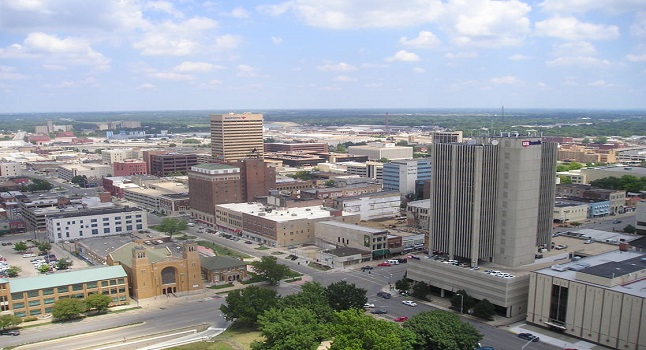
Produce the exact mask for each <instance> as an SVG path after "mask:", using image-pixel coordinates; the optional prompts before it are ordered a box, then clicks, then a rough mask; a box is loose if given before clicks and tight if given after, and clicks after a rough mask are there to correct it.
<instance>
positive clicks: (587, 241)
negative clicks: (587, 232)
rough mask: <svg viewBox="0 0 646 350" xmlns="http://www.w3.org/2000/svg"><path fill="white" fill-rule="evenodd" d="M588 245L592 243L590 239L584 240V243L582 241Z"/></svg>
mask: <svg viewBox="0 0 646 350" xmlns="http://www.w3.org/2000/svg"><path fill="white" fill-rule="evenodd" d="M590 243H592V240H591V239H586V240H585V241H583V244H590Z"/></svg>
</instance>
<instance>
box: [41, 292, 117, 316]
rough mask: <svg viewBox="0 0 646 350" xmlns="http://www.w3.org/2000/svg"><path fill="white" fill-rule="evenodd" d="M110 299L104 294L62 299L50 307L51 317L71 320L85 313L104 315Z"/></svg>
mask: <svg viewBox="0 0 646 350" xmlns="http://www.w3.org/2000/svg"><path fill="white" fill-rule="evenodd" d="M111 301H112V298H110V297H109V296H107V295H104V294H91V295H88V296H87V297H86V298H85V299H77V298H63V299H58V300H57V301H56V302H55V303H54V304H53V305H52V316H54V318H55V319H57V320H72V319H75V318H79V317H81V316H82V314H83V313H85V312H87V311H95V312H96V313H104V312H106V311H107V310H108V306H109V305H110V302H111Z"/></svg>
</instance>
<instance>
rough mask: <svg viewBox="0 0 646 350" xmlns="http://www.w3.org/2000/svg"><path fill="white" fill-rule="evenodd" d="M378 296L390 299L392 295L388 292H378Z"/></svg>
mask: <svg viewBox="0 0 646 350" xmlns="http://www.w3.org/2000/svg"><path fill="white" fill-rule="evenodd" d="M377 296H378V297H380V298H384V299H390V297H392V295H390V293H388V292H379V293H377Z"/></svg>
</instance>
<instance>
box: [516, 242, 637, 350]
mask: <svg viewBox="0 0 646 350" xmlns="http://www.w3.org/2000/svg"><path fill="white" fill-rule="evenodd" d="M620 249H621V248H620ZM529 281H530V282H529V303H528V310H527V322H529V323H532V324H535V325H537V326H541V327H546V328H550V329H553V330H557V331H559V332H562V333H564V334H567V335H570V336H574V337H577V338H580V339H583V340H585V341H590V342H593V343H597V344H601V345H603V346H607V347H610V348H613V349H628V350H638V349H646V332H644V324H646V292H645V291H646V255H644V254H643V253H638V252H633V251H621V250H614V251H611V252H607V253H604V254H600V255H596V256H590V257H585V258H582V259H580V260H578V261H572V262H568V263H564V264H560V265H554V266H552V267H548V268H543V269H540V270H537V271H534V272H532V273H531V274H530V280H529Z"/></svg>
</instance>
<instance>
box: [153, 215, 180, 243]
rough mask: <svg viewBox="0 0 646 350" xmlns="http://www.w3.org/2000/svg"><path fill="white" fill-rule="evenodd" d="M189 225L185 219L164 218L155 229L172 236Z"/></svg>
mask: <svg viewBox="0 0 646 350" xmlns="http://www.w3.org/2000/svg"><path fill="white" fill-rule="evenodd" d="M187 226H188V224H187V223H186V221H184V220H181V219H177V218H163V219H162V221H161V222H160V223H159V225H157V227H155V229H156V230H157V231H161V232H164V233H166V234H168V236H170V237H171V238H172V237H173V235H174V234H177V233H180V232H182V231H184V230H186V227H187Z"/></svg>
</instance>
